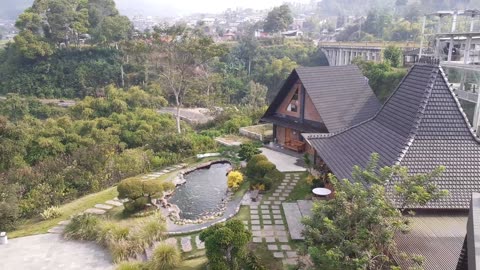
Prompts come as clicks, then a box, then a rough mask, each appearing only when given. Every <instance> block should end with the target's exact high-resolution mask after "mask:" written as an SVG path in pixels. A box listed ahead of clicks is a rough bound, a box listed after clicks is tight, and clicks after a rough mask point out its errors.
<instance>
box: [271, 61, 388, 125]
mask: <svg viewBox="0 0 480 270" xmlns="http://www.w3.org/2000/svg"><path fill="white" fill-rule="evenodd" d="M298 78H299V79H300V81H301V82H302V83H303V85H304V87H305V89H306V92H307V94H308V95H309V96H310V98H311V99H312V101H313V104H314V106H315V108H316V109H317V111H318V113H319V114H320V116H321V117H322V119H323V121H324V124H325V126H326V127H327V129H328V131H329V132H334V131H338V130H341V129H345V128H348V127H351V126H353V125H355V124H358V123H360V122H362V121H365V120H367V119H368V118H370V117H372V116H373V115H374V114H375V113H376V112H377V111H378V109H380V103H379V101H378V100H377V98H376V97H375V94H374V93H373V91H372V89H371V88H370V86H369V85H368V80H367V79H366V78H365V77H364V76H363V75H362V73H361V72H360V70H359V69H358V67H357V66H320V67H298V68H296V69H295V70H293V72H292V74H291V75H290V76H289V78H288V79H287V81H286V82H285V84H284V86H283V87H282V89H281V90H280V92H279V93H278V95H277V96H276V97H275V99H274V101H273V102H272V104H271V106H270V107H269V109H268V110H267V112H266V114H265V117H266V116H271V115H274V113H275V111H276V109H277V107H278V106H279V105H280V104H281V102H282V101H283V99H284V98H285V96H286V95H287V94H288V92H289V91H290V89H291V87H292V85H293V83H294V81H296V80H297V79H298Z"/></svg>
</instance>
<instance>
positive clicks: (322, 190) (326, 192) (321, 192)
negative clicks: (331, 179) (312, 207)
mask: <svg viewBox="0 0 480 270" xmlns="http://www.w3.org/2000/svg"><path fill="white" fill-rule="evenodd" d="M312 192H313V194H315V195H317V196H328V195H330V194H331V193H332V191H331V190H330V189H328V188H314V189H313V190H312Z"/></svg>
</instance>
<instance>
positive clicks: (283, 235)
mask: <svg viewBox="0 0 480 270" xmlns="http://www.w3.org/2000/svg"><path fill="white" fill-rule="evenodd" d="M299 180H300V173H287V174H286V175H285V179H284V180H283V181H282V183H280V185H279V186H278V187H277V188H276V189H275V190H274V192H273V193H272V195H270V196H268V197H267V196H265V197H264V198H263V199H262V201H261V202H260V203H259V204H258V205H256V204H250V219H251V228H250V229H251V230H252V234H253V242H254V243H267V249H268V250H270V251H271V252H273V256H274V257H275V258H277V259H283V263H284V264H290V265H294V264H296V262H297V258H298V255H297V253H296V252H295V251H294V250H293V248H292V247H291V246H290V245H289V244H288V239H289V234H288V229H287V227H286V225H285V224H284V219H283V217H282V215H281V211H282V210H281V205H282V203H283V202H284V201H285V200H286V198H287V197H288V196H289V195H290V192H291V191H292V190H293V188H294V187H295V185H296V184H297V183H298V181H299Z"/></svg>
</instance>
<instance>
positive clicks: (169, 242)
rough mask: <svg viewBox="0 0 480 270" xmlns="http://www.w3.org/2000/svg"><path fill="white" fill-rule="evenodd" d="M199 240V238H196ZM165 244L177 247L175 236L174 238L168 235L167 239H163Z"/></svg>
mask: <svg viewBox="0 0 480 270" xmlns="http://www.w3.org/2000/svg"><path fill="white" fill-rule="evenodd" d="M197 237H198V236H197ZM198 240H199V241H200V238H199V239H198ZM163 242H164V243H165V244H167V245H171V246H175V247H177V242H178V241H177V238H174V237H170V238H168V239H165V241H163Z"/></svg>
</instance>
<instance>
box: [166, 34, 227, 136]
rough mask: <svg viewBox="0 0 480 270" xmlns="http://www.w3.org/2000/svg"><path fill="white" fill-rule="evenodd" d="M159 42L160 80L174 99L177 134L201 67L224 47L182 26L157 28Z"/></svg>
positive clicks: (222, 51) (180, 131)
mask: <svg viewBox="0 0 480 270" xmlns="http://www.w3.org/2000/svg"><path fill="white" fill-rule="evenodd" d="M158 31H159V32H162V34H163V35H161V36H160V38H159V39H158V40H159V42H160V49H161V55H162V59H161V62H160V65H161V70H160V77H161V78H160V80H161V81H162V82H164V83H165V85H166V89H167V90H168V91H169V92H170V94H172V95H173V96H174V98H175V107H176V110H177V112H176V121H177V131H178V133H182V130H181V127H180V108H181V107H182V105H183V101H184V98H185V95H186V94H187V92H188V91H189V90H190V89H191V88H192V84H193V83H194V82H195V79H196V78H198V77H201V74H202V73H203V71H202V68H204V66H205V65H206V64H207V62H208V61H210V60H211V59H212V58H215V57H218V56H221V55H223V54H225V52H226V50H225V49H224V46H222V45H217V44H215V43H214V42H213V40H212V39H211V38H210V37H205V36H203V35H201V34H200V33H198V32H190V31H189V30H187V29H186V28H184V27H178V26H174V27H173V28H172V27H170V28H165V29H159V30H158Z"/></svg>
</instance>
